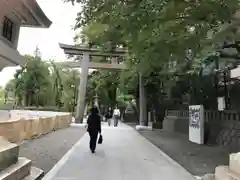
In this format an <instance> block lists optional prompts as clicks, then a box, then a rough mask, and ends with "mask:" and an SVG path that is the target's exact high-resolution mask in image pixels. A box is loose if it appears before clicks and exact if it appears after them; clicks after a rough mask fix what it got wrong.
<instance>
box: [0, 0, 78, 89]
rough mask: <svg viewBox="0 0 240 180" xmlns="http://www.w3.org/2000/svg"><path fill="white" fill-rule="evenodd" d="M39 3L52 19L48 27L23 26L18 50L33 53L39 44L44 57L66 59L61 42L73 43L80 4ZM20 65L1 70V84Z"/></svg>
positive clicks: (59, 0)
mask: <svg viewBox="0 0 240 180" xmlns="http://www.w3.org/2000/svg"><path fill="white" fill-rule="evenodd" d="M37 2H38V4H39V5H40V7H41V8H42V10H43V11H44V12H45V14H46V15H47V17H48V18H49V19H50V20H51V21H52V25H51V27H50V28H48V29H42V28H23V27H22V28H21V29H20V35H19V42H18V51H19V52H20V53H21V54H22V55H24V54H33V53H34V50H35V49H36V47H37V46H38V48H39V49H40V51H41V56H42V59H44V60H48V59H55V60H64V59H66V56H65V55H64V53H63V51H62V50H61V49H60V48H59V43H66V44H73V37H74V35H75V32H74V30H73V26H74V24H75V18H76V16H77V13H78V12H79V11H80V7H79V5H75V6H72V4H71V3H63V0H37ZM18 68H19V67H6V68H4V69H3V70H2V71H1V72H0V86H3V87H4V86H5V85H6V83H7V82H8V81H9V80H10V79H12V78H13V75H14V73H15V72H16V69H18Z"/></svg>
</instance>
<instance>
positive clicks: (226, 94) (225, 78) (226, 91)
mask: <svg viewBox="0 0 240 180" xmlns="http://www.w3.org/2000/svg"><path fill="white" fill-rule="evenodd" d="M223 78H224V96H225V105H226V110H228V108H229V104H228V89H227V74H226V71H225V70H224V72H223Z"/></svg>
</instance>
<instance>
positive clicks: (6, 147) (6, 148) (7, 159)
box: [0, 137, 19, 172]
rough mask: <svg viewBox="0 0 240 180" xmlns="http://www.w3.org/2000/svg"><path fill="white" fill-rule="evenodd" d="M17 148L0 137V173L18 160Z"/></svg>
mask: <svg viewBox="0 0 240 180" xmlns="http://www.w3.org/2000/svg"><path fill="white" fill-rule="evenodd" d="M18 154H19V146H18V145H16V144H13V143H10V142H8V141H7V140H6V139H5V138H3V137H0V172H1V171H2V170H4V169H5V168H7V167H9V166H10V165H12V164H15V163H16V162H17V160H18Z"/></svg>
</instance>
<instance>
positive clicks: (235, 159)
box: [229, 152, 240, 176]
mask: <svg viewBox="0 0 240 180" xmlns="http://www.w3.org/2000/svg"><path fill="white" fill-rule="evenodd" d="M229 169H230V171H231V172H233V173H236V174H239V176H240V152H239V153H233V154H230V156H229Z"/></svg>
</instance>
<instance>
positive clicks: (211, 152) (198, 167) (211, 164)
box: [140, 130, 229, 176]
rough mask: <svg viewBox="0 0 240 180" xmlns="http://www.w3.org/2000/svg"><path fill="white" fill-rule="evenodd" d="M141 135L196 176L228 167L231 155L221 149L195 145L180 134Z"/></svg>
mask: <svg viewBox="0 0 240 180" xmlns="http://www.w3.org/2000/svg"><path fill="white" fill-rule="evenodd" d="M140 134H142V135H143V136H144V137H145V138H147V139H148V140H149V141H150V142H152V143H153V144H154V145H156V146H157V147H158V148H160V149H161V150H162V151H163V152H165V153H166V154H167V155H168V156H170V157H171V158H172V159H174V160H175V161H176V162H178V163H179V164H180V165H182V166H183V167H184V168H185V169H187V170H188V171H189V172H190V173H191V174H193V175H195V176H203V175H204V174H206V173H213V172H214V170H215V167H216V166H218V165H228V159H229V153H228V152H227V150H225V149H223V148H221V147H218V146H207V145H198V144H194V143H191V142H189V141H188V137H187V136H186V135H183V134H179V133H170V132H164V131H160V130H156V131H142V132H140Z"/></svg>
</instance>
